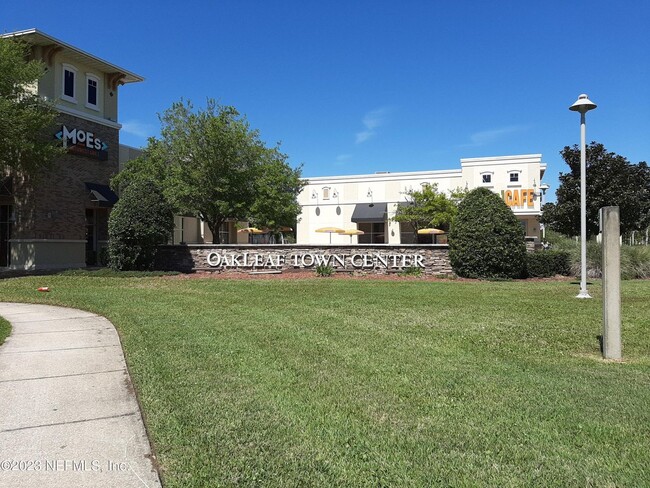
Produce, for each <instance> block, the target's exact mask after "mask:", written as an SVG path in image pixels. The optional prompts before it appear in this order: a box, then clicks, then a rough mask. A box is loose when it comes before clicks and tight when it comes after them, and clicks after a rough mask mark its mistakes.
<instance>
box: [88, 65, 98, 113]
mask: <svg viewBox="0 0 650 488" xmlns="http://www.w3.org/2000/svg"><path fill="white" fill-rule="evenodd" d="M98 99H99V78H97V77H96V76H95V75H93V74H90V73H86V107H88V108H93V109H95V110H97V109H99V107H98V104H97V100H98Z"/></svg>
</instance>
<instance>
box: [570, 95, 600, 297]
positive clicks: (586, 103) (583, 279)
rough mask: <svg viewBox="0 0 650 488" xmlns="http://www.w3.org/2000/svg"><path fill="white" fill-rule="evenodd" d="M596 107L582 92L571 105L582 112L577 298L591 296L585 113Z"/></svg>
mask: <svg viewBox="0 0 650 488" xmlns="http://www.w3.org/2000/svg"><path fill="white" fill-rule="evenodd" d="M595 108H596V104H595V103H594V102H592V101H591V100H589V98H588V97H587V95H585V94H582V95H580V96H579V97H578V100H576V102H575V103H574V104H573V105H571V106H570V107H569V110H571V111H573V112H580V293H578V295H577V296H576V298H591V295H589V292H587V179H586V178H587V149H586V141H585V139H586V129H585V125H586V124H585V114H586V113H587V112H589V110H593V109H595Z"/></svg>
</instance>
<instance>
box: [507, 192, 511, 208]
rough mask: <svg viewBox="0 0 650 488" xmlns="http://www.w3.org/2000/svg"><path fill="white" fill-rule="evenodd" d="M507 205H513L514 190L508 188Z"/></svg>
mask: <svg viewBox="0 0 650 488" xmlns="http://www.w3.org/2000/svg"><path fill="white" fill-rule="evenodd" d="M506 205H508V207H512V192H511V191H510V190H506Z"/></svg>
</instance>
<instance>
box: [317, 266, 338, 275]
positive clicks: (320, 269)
mask: <svg viewBox="0 0 650 488" xmlns="http://www.w3.org/2000/svg"><path fill="white" fill-rule="evenodd" d="M333 274H334V268H332V267H331V266H330V265H328V264H319V265H318V266H316V276H322V277H327V276H332V275H333Z"/></svg>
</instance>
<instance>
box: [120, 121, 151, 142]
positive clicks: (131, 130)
mask: <svg viewBox="0 0 650 488" xmlns="http://www.w3.org/2000/svg"><path fill="white" fill-rule="evenodd" d="M122 130H123V131H124V132H126V133H127V134H131V135H134V136H137V137H142V138H144V139H146V138H147V137H149V136H151V135H153V127H152V126H151V125H150V124H145V123H143V122H138V121H137V120H127V121H126V122H122Z"/></svg>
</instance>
